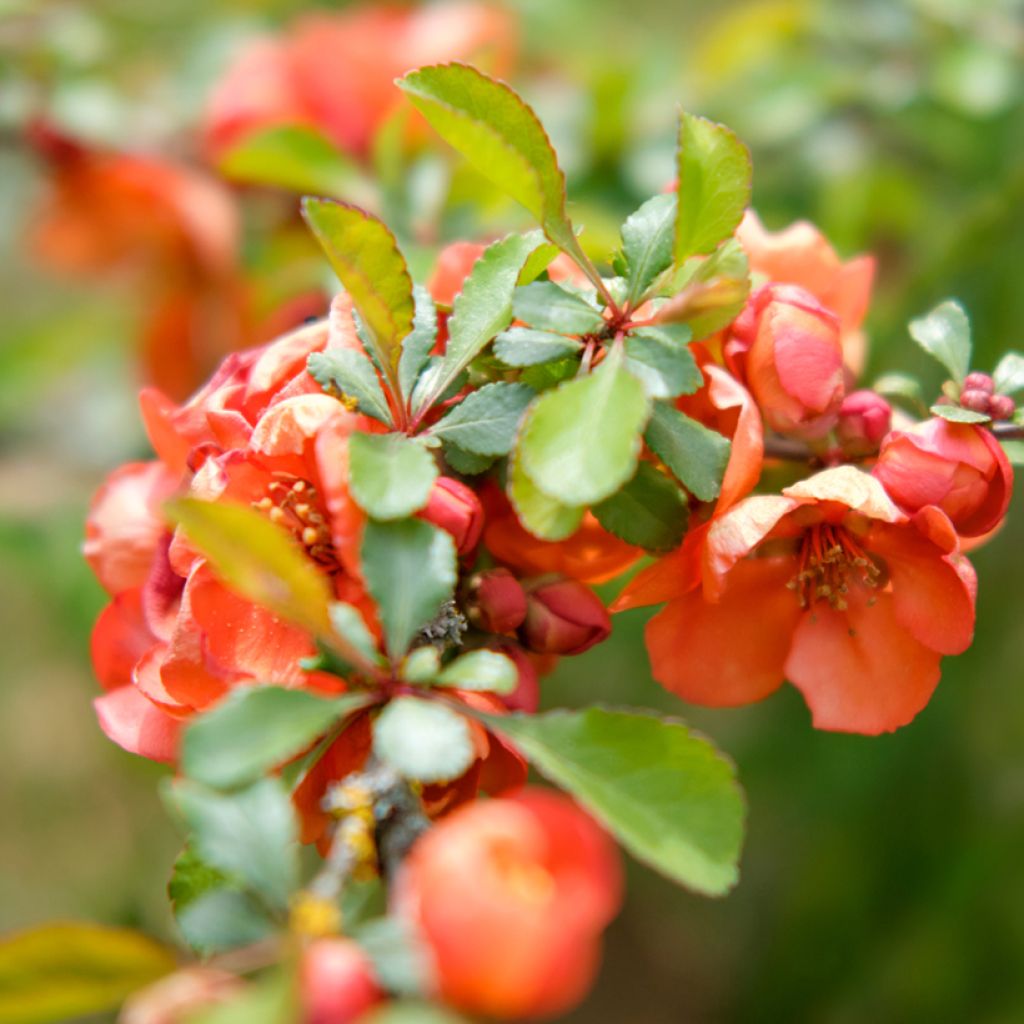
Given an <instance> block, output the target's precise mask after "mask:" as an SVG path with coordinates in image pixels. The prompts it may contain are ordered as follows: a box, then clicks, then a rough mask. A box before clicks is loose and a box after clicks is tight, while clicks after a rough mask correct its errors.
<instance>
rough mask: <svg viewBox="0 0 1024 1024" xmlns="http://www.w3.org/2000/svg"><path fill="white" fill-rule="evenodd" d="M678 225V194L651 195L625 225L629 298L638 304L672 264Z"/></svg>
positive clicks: (624, 249) (623, 231) (623, 251)
mask: <svg viewBox="0 0 1024 1024" xmlns="http://www.w3.org/2000/svg"><path fill="white" fill-rule="evenodd" d="M675 228H676V197H675V196H674V195H659V196H654V197H653V198H652V199H648V200H647V202H646V203H644V204H643V206H641V207H640V209H638V210H637V211H636V212H634V213H631V214H630V215H629V216H628V217H627V218H626V221H625V223H624V224H623V225H622V255H623V256H624V257H625V260H626V270H627V275H626V289H627V290H626V301H627V303H628V304H629V306H630V307H634V306H636V305H637V304H638V303H639V302H640V300H641V299H642V298H643V297H644V295H645V294H646V292H647V289H648V288H649V287H650V286H651V285H652V284H653V283H654V281H655V279H656V278H657V277H658V275H659V274H661V273H662V271H664V270H666V269H667V268H668V267H670V266H671V265H672V255H673V246H674V240H675Z"/></svg>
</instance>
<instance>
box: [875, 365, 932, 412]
mask: <svg viewBox="0 0 1024 1024" xmlns="http://www.w3.org/2000/svg"><path fill="white" fill-rule="evenodd" d="M871 390H872V391H876V392H877V393H878V394H880V395H885V396H886V397H888V398H902V399H903V400H904V401H906V402H907V404H908V405H909V406H910V407H911V408H912V409H914V410H915V411H916V412H921V413H923V412H924V410H925V409H926V408H927V406H926V405H925V402H924V394H923V392H922V391H921V383H920V381H918V380H917V379H916V378H914V377H911V376H909V375H908V374H906V373H886V374H883V375H882V376H881V377H879V378H878V380H876V381H875V383H874V384H872V385H871Z"/></svg>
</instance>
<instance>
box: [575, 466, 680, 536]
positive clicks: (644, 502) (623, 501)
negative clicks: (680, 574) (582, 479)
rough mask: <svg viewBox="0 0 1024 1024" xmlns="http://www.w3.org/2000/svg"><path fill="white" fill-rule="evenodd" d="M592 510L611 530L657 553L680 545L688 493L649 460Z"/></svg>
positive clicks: (601, 522) (609, 530)
mask: <svg viewBox="0 0 1024 1024" xmlns="http://www.w3.org/2000/svg"><path fill="white" fill-rule="evenodd" d="M593 512H594V515H595V516H596V517H597V521H598V522H599V523H600V524H601V525H602V526H603V527H604V528H605V529H606V530H607V531H608V532H609V533H613V534H615V536H616V537H619V538H621V539H622V540H624V541H626V543H627V544H635V545H636V546H637V547H641V548H645V549H646V550H648V551H653V552H655V553H662V552H665V551H671V550H672V549H673V548H675V547H677V546H678V545H679V543H680V541H682V539H683V534H684V533H685V532H686V523H687V520H688V519H689V506H688V505H687V504H686V497H685V495H684V494H683V493H682V491H680V490H679V488H678V487H677V486H676V484H674V483H673V482H672V481H671V480H669V478H668V477H667V476H665V474H664V473H660V472H658V470H657V469H656V468H655V467H654V466H652V465H651V464H650V463H649V462H641V463H640V465H639V466H638V467H637V473H636V476H634V477H633V479H632V480H630V481H629V483H627V484H626V485H625V486H624V487H623V488H622V489H621V490H619V491H616V492H615V494H613V495H612V496H611V497H610V498H605V500H604V501H602V502H601V503H600V504H599V505H595V506H594V509H593Z"/></svg>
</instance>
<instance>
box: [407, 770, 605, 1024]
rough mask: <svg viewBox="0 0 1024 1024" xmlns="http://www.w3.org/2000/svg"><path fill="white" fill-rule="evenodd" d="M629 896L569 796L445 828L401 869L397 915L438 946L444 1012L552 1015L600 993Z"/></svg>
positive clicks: (473, 808) (450, 822) (544, 793)
mask: <svg viewBox="0 0 1024 1024" xmlns="http://www.w3.org/2000/svg"><path fill="white" fill-rule="evenodd" d="M620 886H621V878H620V872H619V865H618V860H617V857H616V854H615V850H614V847H613V846H612V844H611V842H610V841H609V840H608V837H607V836H606V835H605V834H604V832H602V831H601V829H599V828H598V827H597V825H595V824H594V822H593V821H592V820H591V819H590V818H589V817H588V816H587V815H586V814H584V813H583V811H581V810H580V809H579V808H578V807H576V805H575V804H573V803H572V802H571V801H570V800H568V799H567V798H566V797H564V796H561V795H560V794H557V793H553V792H551V791H549V790H530V789H527V790H524V791H523V792H521V793H519V794H517V795H516V796H515V797H512V798H502V799H493V800H486V801H476V802H474V803H471V804H467V805H465V806H464V807H462V808H460V809H459V810H457V811H455V812H454V813H452V814H450V815H448V816H447V817H445V818H442V819H441V820H440V821H439V822H437V824H435V825H434V827H433V828H431V829H430V830H429V831H428V832H426V833H425V834H424V835H423V836H422V837H421V838H420V839H419V840H418V841H417V842H416V844H415V846H414V847H413V849H412V852H411V853H410V854H409V856H408V857H407V858H406V860H405V862H404V863H403V865H402V869H401V872H400V874H399V876H398V882H397V885H396V892H395V908H396V911H397V913H398V915H399V916H401V917H405V918H407V919H410V920H412V921H413V922H414V924H415V926H416V928H417V930H418V931H419V933H420V934H421V935H422V936H423V937H424V939H425V940H426V942H427V944H428V946H429V947H430V950H431V952H432V953H433V961H434V965H435V968H436V974H437V986H438V990H439V991H438V995H439V996H440V997H441V999H442V1000H443V1001H444V1002H445V1003H448V1004H450V1005H452V1006H454V1007H456V1008H458V1009H460V1010H463V1011H465V1012H467V1013H470V1014H474V1015H476V1014H479V1015H482V1016H486V1017H497V1018H505V1019H507V1018H515V1019H519V1018H522V1017H530V1018H533V1017H540V1016H545V1017H548V1016H555V1015H559V1014H561V1013H563V1012H565V1011H566V1010H568V1009H570V1008H571V1007H572V1006H574V1005H575V1004H576V1003H577V1002H578V1001H579V1000H580V999H581V998H582V997H583V995H584V994H585V993H586V991H587V989H588V988H589V987H590V984H591V981H592V980H593V977H594V974H595V971H596V969H597V963H598V959H599V956H600V935H601V930H602V929H603V928H604V927H605V925H607V924H608V922H609V921H610V920H611V918H612V917H613V916H614V914H615V912H616V910H617V908H618V905H619V899H620Z"/></svg>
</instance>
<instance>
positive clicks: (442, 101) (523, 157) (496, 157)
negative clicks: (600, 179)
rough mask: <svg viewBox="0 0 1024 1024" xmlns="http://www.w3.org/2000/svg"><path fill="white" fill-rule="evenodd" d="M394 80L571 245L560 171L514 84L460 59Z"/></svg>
mask: <svg viewBox="0 0 1024 1024" xmlns="http://www.w3.org/2000/svg"><path fill="white" fill-rule="evenodd" d="M398 87H399V88H400V89H402V90H403V91H404V92H405V94H406V95H407V96H408V97H409V99H410V100H411V101H412V104H413V106H415V107H416V109H417V110H419V111H420V113H421V114H423V116H424V117H426V119H427V120H428V121H429V122H430V124H431V125H432V126H433V127H434V130H435V131H437V133H438V134H439V135H440V136H441V137H442V138H443V139H444V140H445V141H446V142H447V143H448V144H449V145H450V146H452V147H454V148H455V149H457V150H458V151H459V152H460V153H461V154H462V155H463V156H464V157H465V158H466V159H467V160H468V161H469V162H470V163H471V164H472V165H473V166H474V167H475V168H476V169H477V170H478V171H479V172H480V173H481V174H482V175H484V177H486V178H489V179H490V180H491V181H492V182H494V184H495V185H497V186H498V188H500V189H502V190H503V191H504V192H506V193H508V195H510V196H512V198H513V199H515V200H516V201H517V202H519V203H521V204H522V205H523V206H525V207H526V209H527V210H529V211H530V213H532V214H533V215H534V217H536V218H537V220H538V221H539V222H540V224H541V226H542V227H543V228H544V231H545V233H546V234H547V236H548V238H550V239H551V241H552V242H555V243H556V244H557V245H560V246H562V247H563V248H569V249H571V250H574V249H575V248H576V246H577V242H576V236H575V235H574V234H573V230H572V225H571V224H570V223H569V221H568V218H567V217H566V214H565V175H564V174H563V173H562V170H561V168H560V167H559V166H558V159H557V157H556V156H555V151H554V149H552V147H551V142H550V140H549V139H548V137H547V133H546V132H545V131H544V128H543V126H542V125H541V123H540V121H539V120H538V119H537V115H536V114H535V113H534V112H533V111H532V110H531V109H530V107H529V106H528V105H527V104H526V103H525V102H523V100H522V99H521V98H520V97H519V96H518V95H517V94H516V93H515V92H514V91H513V90H512V89H510V88H509V87H508V86H507V85H505V84H504V83H503V82H497V81H495V80H494V79H492V78H488V77H487V76H486V75H485V74H483V73H482V72H480V71H477V70H476V69H475V68H471V67H468V66H467V65H465V64H439V65H434V66H432V67H425V68H420V69H418V70H417V71H412V72H410V73H409V74H408V75H406V76H405V78H403V79H400V80H399V82H398Z"/></svg>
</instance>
